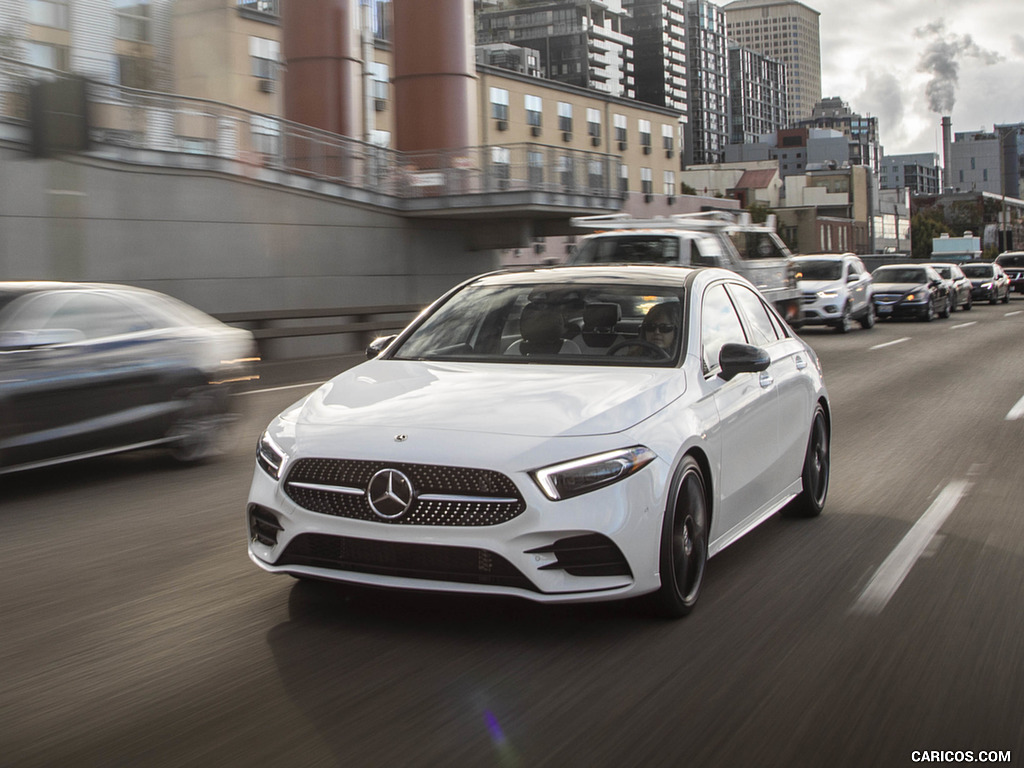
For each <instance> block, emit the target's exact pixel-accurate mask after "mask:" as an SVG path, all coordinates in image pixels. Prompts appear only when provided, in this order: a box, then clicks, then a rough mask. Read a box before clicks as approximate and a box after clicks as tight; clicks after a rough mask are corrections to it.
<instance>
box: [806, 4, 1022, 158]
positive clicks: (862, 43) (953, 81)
mask: <svg viewBox="0 0 1024 768" xmlns="http://www.w3.org/2000/svg"><path fill="white" fill-rule="evenodd" d="M801 2H803V3H804V4H805V5H807V6H809V7H811V8H813V9H814V10H816V11H819V12H820V13H821V19H820V25H821V26H820V29H821V70H822V72H821V78H822V84H821V88H822V96H838V97H840V98H842V99H843V101H845V102H847V103H848V104H849V105H850V107H851V109H853V110H854V111H855V112H858V113H860V114H862V115H871V116H873V117H877V118H878V124H879V131H880V132H881V141H882V145H883V146H884V148H885V153H886V154H888V155H894V154H903V153H908V152H940V153H941V130H940V126H939V122H940V120H941V117H942V115H949V116H951V117H952V120H953V131H954V132H955V131H975V130H980V129H985V130H989V131H991V130H992V126H993V125H994V124H995V123H1018V122H1024V0H801Z"/></svg>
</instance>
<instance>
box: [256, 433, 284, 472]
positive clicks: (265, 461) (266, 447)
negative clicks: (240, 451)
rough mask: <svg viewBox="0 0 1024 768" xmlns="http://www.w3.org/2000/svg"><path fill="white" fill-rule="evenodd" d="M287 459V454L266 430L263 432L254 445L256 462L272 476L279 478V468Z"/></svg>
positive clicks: (282, 467) (280, 468)
mask: <svg viewBox="0 0 1024 768" xmlns="http://www.w3.org/2000/svg"><path fill="white" fill-rule="evenodd" d="M287 460H288V455H287V454H286V453H285V452H284V451H283V450H281V447H280V446H279V445H278V444H277V443H275V442H274V441H273V439H272V438H271V437H270V435H269V434H268V433H267V432H264V433H263V435H262V437H260V441H259V443H258V444H257V446H256V463H257V464H259V465H260V467H262V469H263V471H264V472H266V473H267V474H268V475H270V476H271V477H272V478H274V479H275V480H280V479H281V470H282V469H284V465H285V462H286V461H287Z"/></svg>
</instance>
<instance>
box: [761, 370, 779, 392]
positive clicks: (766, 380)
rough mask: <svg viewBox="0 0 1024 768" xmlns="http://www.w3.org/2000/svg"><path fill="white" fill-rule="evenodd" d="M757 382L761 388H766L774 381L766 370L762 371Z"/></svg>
mask: <svg viewBox="0 0 1024 768" xmlns="http://www.w3.org/2000/svg"><path fill="white" fill-rule="evenodd" d="M758 383H759V384H760V385H761V389H768V387H770V386H771V385H772V384H774V383H775V379H773V378H772V375H771V374H770V373H768V372H762V373H761V375H760V377H759V378H758Z"/></svg>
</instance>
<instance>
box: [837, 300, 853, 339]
mask: <svg viewBox="0 0 1024 768" xmlns="http://www.w3.org/2000/svg"><path fill="white" fill-rule="evenodd" d="M835 329H836V332H837V333H849V332H850V331H851V330H852V329H853V319H852V318H851V317H850V305H849V304H847V305H846V306H845V307H843V316H842V317H840V318H839V322H838V323H836V324H835Z"/></svg>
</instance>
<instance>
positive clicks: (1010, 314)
mask: <svg viewBox="0 0 1024 768" xmlns="http://www.w3.org/2000/svg"><path fill="white" fill-rule="evenodd" d="M1021 312H1024V309H1018V310H1015V311H1013V312H1007V313H1006V314H1005V315H1003V317H1013V316H1014V315H1019V314H1020V313H1021Z"/></svg>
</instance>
